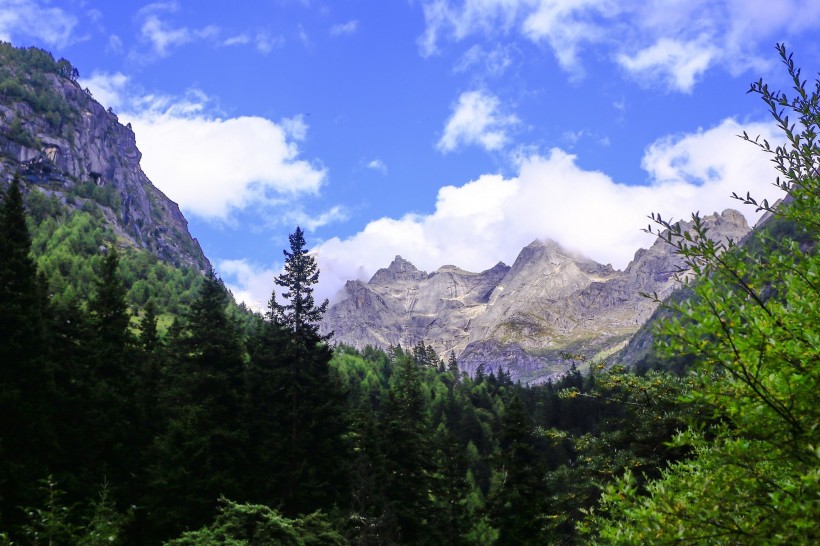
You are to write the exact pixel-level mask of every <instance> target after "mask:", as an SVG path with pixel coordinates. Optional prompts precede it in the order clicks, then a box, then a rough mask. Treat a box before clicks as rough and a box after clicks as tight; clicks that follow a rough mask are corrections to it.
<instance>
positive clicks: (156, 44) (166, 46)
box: [136, 2, 230, 57]
mask: <svg viewBox="0 0 820 546" xmlns="http://www.w3.org/2000/svg"><path fill="white" fill-rule="evenodd" d="M178 11H179V4H178V3H177V2H155V3H153V4H148V5H147V6H144V7H143V8H141V9H140V10H139V11H138V12H137V16H136V17H137V20H138V21H141V23H140V38H141V39H142V40H143V41H144V42H147V43H149V44H150V45H151V49H152V50H153V53H154V54H155V55H157V56H159V57H165V56H167V55H168V54H169V53H170V52H171V50H172V49H173V48H175V47H179V46H181V45H185V44H188V43H191V42H194V41H197V40H212V41H213V40H217V42H218V37H219V34H220V28H219V27H218V26H216V25H207V26H204V27H202V28H195V29H191V28H188V27H185V26H181V27H175V26H174V25H172V23H170V22H169V21H167V20H166V19H165V18H163V16H164V15H165V14H166V13H176V12H178ZM227 41H230V39H228V40H223V41H222V42H221V43H222V45H230V44H226V43H225V42H227ZM218 43H219V42H218Z"/></svg>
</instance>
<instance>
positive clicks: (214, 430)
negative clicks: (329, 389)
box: [144, 270, 248, 533]
mask: <svg viewBox="0 0 820 546" xmlns="http://www.w3.org/2000/svg"><path fill="white" fill-rule="evenodd" d="M227 303H228V294H227V291H226V290H225V287H224V286H223V284H222V281H220V280H219V278H217V276H216V274H215V273H214V272H213V270H211V271H208V273H207V274H206V276H205V278H204V279H203V280H202V285H201V286H200V289H199V292H198V294H197V298H196V299H195V300H194V302H193V303H192V304H191V309H190V311H189V312H188V313H187V315H186V326H185V327H183V328H181V331H180V332H179V334H178V335H177V336H176V339H175V341H174V344H173V345H172V350H173V352H174V353H175V354H174V358H173V359H172V362H170V363H169V367H168V370H167V371H166V377H165V378H164V380H163V382H164V387H163V393H162V398H161V404H162V406H163V408H164V410H165V411H166V412H167V413H168V415H169V420H168V423H167V425H166V428H165V431H164V432H163V433H162V434H161V435H160V437H159V438H158V440H157V445H156V450H157V458H158V460H157V463H156V465H155V467H154V469H153V472H152V474H153V482H154V483H153V485H154V493H153V495H154V496H153V498H152V500H151V506H150V507H149V509H150V510H151V512H150V513H148V514H145V516H144V517H145V518H146V519H147V520H149V521H151V522H152V523H154V524H156V523H159V525H160V527H161V532H163V533H167V532H170V531H175V530H178V529H180V528H181V527H184V526H190V525H203V524H204V523H205V522H207V521H208V520H209V518H210V517H211V516H212V515H213V512H214V510H215V509H216V506H217V500H218V498H219V497H220V495H225V496H231V497H232V498H236V499H243V498H244V487H243V485H244V481H245V476H247V472H248V468H247V463H246V459H245V454H244V453H245V448H246V445H247V441H246V432H247V431H246V429H245V426H244V415H243V409H244V399H245V398H244V397H245V394H244V391H245V373H244V371H245V367H244V351H243V348H242V344H241V341H240V338H239V331H238V329H237V328H236V327H235V325H234V323H233V321H232V320H231V319H230V317H229V316H228V314H227V311H226V306H227Z"/></svg>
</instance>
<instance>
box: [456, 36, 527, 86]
mask: <svg viewBox="0 0 820 546" xmlns="http://www.w3.org/2000/svg"><path fill="white" fill-rule="evenodd" d="M512 61H513V59H512V48H511V46H501V45H498V46H496V47H494V48H493V49H490V50H487V49H485V48H483V47H482V46H480V45H478V44H476V45H474V46H472V47H471V48H470V49H468V50H467V51H466V52H464V54H463V55H462V56H461V59H459V61H458V62H457V63H456V66H455V67H454V68H453V70H454V71H455V72H467V70H469V69H470V68H474V67H479V68H481V69H482V72H483V73H484V74H486V75H487V76H492V77H495V78H497V77H500V76H502V75H503V74H504V72H506V71H507V69H508V68H509V67H510V66H511V65H512Z"/></svg>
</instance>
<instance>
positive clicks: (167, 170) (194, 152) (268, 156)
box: [81, 73, 341, 226]
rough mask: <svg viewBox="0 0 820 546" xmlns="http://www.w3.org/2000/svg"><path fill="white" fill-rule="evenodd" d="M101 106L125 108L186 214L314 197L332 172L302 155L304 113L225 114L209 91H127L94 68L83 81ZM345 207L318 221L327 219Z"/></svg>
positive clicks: (226, 213) (150, 165)
mask: <svg viewBox="0 0 820 546" xmlns="http://www.w3.org/2000/svg"><path fill="white" fill-rule="evenodd" d="M81 84H82V85H83V86H88V87H89V88H90V89H91V91H92V93H93V94H94V95H95V96H96V97H99V98H100V99H101V100H102V101H103V104H106V103H107V106H111V107H117V108H119V109H120V111H118V114H119V116H120V119H121V121H122V122H123V123H127V122H130V123H131V124H132V127H133V128H134V132H135V133H136V135H137V145H138V147H139V149H140V151H141V152H142V154H143V156H142V167H143V170H144V171H145V173H146V174H147V175H148V176H149V178H151V180H152V182H153V183H154V184H156V186H157V187H159V188H160V189H161V190H162V191H163V192H165V193H166V194H167V195H168V196H169V197H170V198H171V199H173V200H174V201H176V202H178V203H179V204H180V207H181V208H182V209H183V210H184V211H185V213H186V214H194V215H196V216H199V217H201V218H204V219H208V220H217V221H231V213H232V212H233V211H235V210H241V209H246V208H249V207H260V208H262V210H263V212H264V211H265V210H270V209H278V208H281V207H282V206H284V205H286V204H290V205H291V208H293V207H292V204H293V203H294V202H295V201H296V200H297V199H299V198H300V197H302V196H305V195H316V194H317V193H318V192H319V189H320V187H321V186H322V184H323V183H324V182H325V178H326V171H325V169H324V168H323V167H322V166H320V165H315V164H313V163H311V162H309V161H306V160H304V159H301V158H300V154H299V148H298V146H297V143H296V142H297V141H298V140H301V139H303V138H304V137H305V134H306V131H307V125H306V124H305V123H304V121H303V120H302V119H301V118H299V117H296V118H291V119H286V120H283V121H282V122H280V123H275V122H273V121H270V120H268V119H265V118H261V117H237V118H220V117H217V116H214V115H212V114H210V113H208V108H207V103H208V99H207V97H206V96H205V95H204V94H203V93H201V92H196V91H192V92H190V93H189V96H187V97H185V98H183V99H178V98H173V97H166V96H155V95H129V94H128V93H127V90H128V89H129V87H128V78H127V77H125V76H123V75H122V74H101V73H96V74H94V75H93V76H92V77H91V78H90V79H88V80H82V81H81ZM338 218H341V211H337V212H336V213H332V214H330V213H326V214H325V215H324V217H320V218H319V219H314V220H313V221H314V224H315V225H317V226H318V225H322V222H324V223H327V222H329V221H333V220H335V219H338Z"/></svg>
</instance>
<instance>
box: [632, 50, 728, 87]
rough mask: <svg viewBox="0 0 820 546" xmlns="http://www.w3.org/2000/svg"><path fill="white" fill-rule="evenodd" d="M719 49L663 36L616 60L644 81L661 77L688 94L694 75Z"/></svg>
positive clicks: (650, 81) (667, 83)
mask: <svg viewBox="0 0 820 546" xmlns="http://www.w3.org/2000/svg"><path fill="white" fill-rule="evenodd" d="M719 55H720V52H719V51H718V50H716V49H714V48H712V47H711V46H709V45H704V44H703V43H700V42H679V41H677V40H669V39H667V38H662V39H660V40H658V41H657V42H656V43H655V44H653V45H651V46H649V47H647V48H646V49H642V50H641V51H638V52H637V53H636V54H635V55H632V56H630V55H626V54H623V53H622V54H620V55H618V57H617V60H618V63H619V64H620V65H621V66H623V67H624V68H625V69H626V70H628V71H629V72H631V73H633V74H634V75H636V76H639V77H643V78H645V79H646V80H645V81H647V83H654V80H660V81H661V82H662V83H663V84H664V85H665V86H666V87H668V88H670V89H674V90H677V91H682V92H684V93H691V91H692V88H693V87H694V86H695V81H696V80H697V78H698V77H699V76H700V75H701V74H703V73H704V72H705V71H706V69H707V68H709V66H710V65H711V64H712V61H713V59H715V58H716V57H717V56H719Z"/></svg>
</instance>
